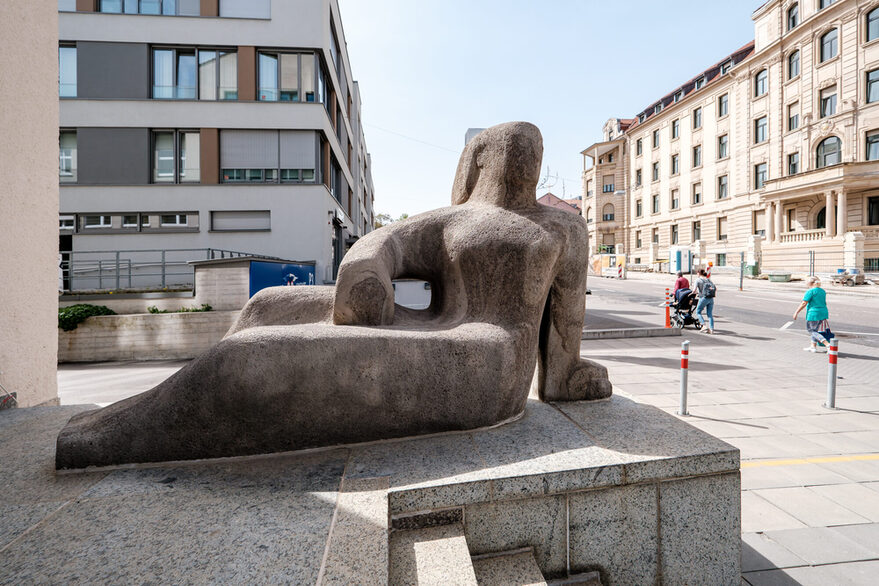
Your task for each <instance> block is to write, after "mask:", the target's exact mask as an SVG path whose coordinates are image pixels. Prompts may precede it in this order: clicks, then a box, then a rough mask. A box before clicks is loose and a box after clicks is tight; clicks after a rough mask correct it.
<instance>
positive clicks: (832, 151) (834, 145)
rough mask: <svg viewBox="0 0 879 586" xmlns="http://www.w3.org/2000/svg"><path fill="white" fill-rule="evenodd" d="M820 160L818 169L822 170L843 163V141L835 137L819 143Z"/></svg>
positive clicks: (817, 164) (818, 153)
mask: <svg viewBox="0 0 879 586" xmlns="http://www.w3.org/2000/svg"><path fill="white" fill-rule="evenodd" d="M817 155H818V160H817V163H816V167H817V168H818V169H821V168H823V167H829V166H830V165H838V164H839V163H841V162H842V141H841V140H839V139H838V138H837V137H835V136H831V137H828V138H825V139H824V140H822V141H821V142H820V143H818V150H817Z"/></svg>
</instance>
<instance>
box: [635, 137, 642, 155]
mask: <svg viewBox="0 0 879 586" xmlns="http://www.w3.org/2000/svg"><path fill="white" fill-rule="evenodd" d="M643 152H644V141H643V140H642V139H640V138H639V139H638V140H636V141H635V154H636V155H638V156H641V153H643Z"/></svg>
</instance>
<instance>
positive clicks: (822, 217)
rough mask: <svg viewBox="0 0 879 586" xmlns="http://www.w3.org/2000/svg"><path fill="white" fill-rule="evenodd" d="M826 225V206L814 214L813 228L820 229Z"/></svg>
mask: <svg viewBox="0 0 879 586" xmlns="http://www.w3.org/2000/svg"><path fill="white" fill-rule="evenodd" d="M826 227H827V208H826V207H823V208H821V211H820V212H818V215H817V216H815V229H816V230H821V229H823V228H826Z"/></svg>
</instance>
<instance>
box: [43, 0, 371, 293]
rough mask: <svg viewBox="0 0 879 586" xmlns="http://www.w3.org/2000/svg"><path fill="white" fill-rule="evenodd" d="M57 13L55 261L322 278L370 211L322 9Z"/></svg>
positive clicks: (298, 2) (245, 0) (340, 67)
mask: <svg viewBox="0 0 879 586" xmlns="http://www.w3.org/2000/svg"><path fill="white" fill-rule="evenodd" d="M58 8H59V38H60V45H59V49H58V56H59V67H60V72H59V94H60V98H61V104H60V140H59V143H60V177H59V179H60V183H61V195H60V197H61V209H60V212H61V216H60V229H61V250H62V251H68V250H72V251H74V256H75V257H79V258H84V259H88V258H89V255H88V254H85V253H86V251H120V250H121V251H135V250H136V251H140V250H168V249H186V250H193V252H192V253H191V254H190V256H192V260H196V259H203V258H205V256H204V253H203V252H201V251H195V250H194V249H222V250H230V251H242V252H247V253H251V254H258V255H265V256H273V257H280V258H285V259H292V260H302V261H315V263H316V282H317V284H321V283H323V282H330V281H332V280H334V279H335V275H336V271H337V269H338V266H339V263H340V262H341V259H342V256H343V255H344V253H345V251H346V250H347V248H348V247H350V245H351V244H352V243H353V242H354V241H355V240H356V239H357V238H358V237H360V236H362V235H364V234H365V233H367V232H369V231H370V230H371V229H372V226H373V199H374V188H373V183H372V177H371V162H370V156H369V153H368V151H367V149H366V143H365V141H364V134H363V125H362V122H361V116H360V113H361V102H360V91H359V88H358V84H357V83H356V82H353V81H352V74H351V66H350V63H349V60H348V53H347V49H346V44H345V36H344V31H343V29H342V21H341V17H340V14H339V7H338V3H337V1H336V0H59V2H58ZM95 256H99V255H95ZM132 256H137V255H136V254H135V253H131V252H124V253H123V254H122V257H123V258H124V259H130V258H131V257H132ZM184 256H186V254H184ZM141 258H142V259H143V258H146V256H144V255H141ZM153 258H155V257H153ZM178 258H180V256H179V255H178ZM108 262H109V263H111V264H112V257H111V258H110V259H108ZM74 270H75V265H74ZM123 282H124V279H123ZM67 284H68V285H69V283H67ZM141 284H143V283H141ZM80 286H81V284H80ZM76 287H77V285H76V284H75V285H74V288H76Z"/></svg>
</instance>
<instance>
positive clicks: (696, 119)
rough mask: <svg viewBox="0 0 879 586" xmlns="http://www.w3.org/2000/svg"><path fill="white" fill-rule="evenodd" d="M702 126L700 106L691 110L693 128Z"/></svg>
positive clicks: (696, 128)
mask: <svg viewBox="0 0 879 586" xmlns="http://www.w3.org/2000/svg"><path fill="white" fill-rule="evenodd" d="M700 128H702V108H696V109H695V110H693V130H698V129H700Z"/></svg>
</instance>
